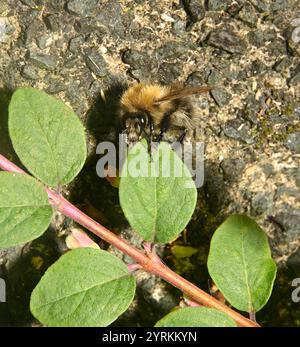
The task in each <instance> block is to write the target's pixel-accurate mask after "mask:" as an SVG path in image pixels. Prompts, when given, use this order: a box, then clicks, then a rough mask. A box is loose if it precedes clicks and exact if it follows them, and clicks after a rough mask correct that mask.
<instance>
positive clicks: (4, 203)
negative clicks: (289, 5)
mask: <svg viewBox="0 0 300 347" xmlns="http://www.w3.org/2000/svg"><path fill="white" fill-rule="evenodd" d="M51 218H52V208H51V206H50V205H49V202H48V196H47V193H46V192H45V190H44V188H43V186H42V184H41V183H39V182H38V181H37V180H35V179H34V178H32V177H30V176H27V175H24V174H19V173H18V174H17V173H10V172H0V247H1V248H7V247H12V246H16V245H19V244H22V243H26V242H28V241H31V240H34V239H36V238H37V237H39V236H40V235H41V234H42V233H43V232H44V231H45V230H46V229H47V227H48V226H49V224H50V221H51Z"/></svg>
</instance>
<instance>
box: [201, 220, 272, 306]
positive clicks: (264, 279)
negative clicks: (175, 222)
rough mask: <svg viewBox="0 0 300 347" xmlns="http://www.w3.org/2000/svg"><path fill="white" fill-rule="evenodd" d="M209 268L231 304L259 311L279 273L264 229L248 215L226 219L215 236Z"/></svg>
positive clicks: (210, 253)
mask: <svg viewBox="0 0 300 347" xmlns="http://www.w3.org/2000/svg"><path fill="white" fill-rule="evenodd" d="M208 271H209V274H210V276H211V277H212V279H213V281H214V282H215V284H216V286H217V287H218V288H219V290H220V291H221V292H222V293H223V295H224V296H225V298H226V299H227V300H228V301H229V302H230V304H231V305H232V306H234V307H235V308H237V309H238V310H241V311H246V312H257V311H259V310H260V309H261V308H262V307H263V306H264V305H265V304H266V303H267V301H268V299H269V297H270V295H271V292H272V288H273V283H274V280H275V276H276V265H275V262H274V260H273V259H272V258H271V252H270V248H269V244H268V240H267V236H266V234H265V233H264V231H263V230H262V229H261V228H260V227H259V226H258V225H257V223H256V222H255V221H253V220H252V219H251V218H249V217H247V216H243V215H233V216H230V217H229V218H227V219H226V221H225V222H224V223H223V224H222V225H221V226H220V227H219V228H218V229H217V230H216V232H215V233H214V235H213V237H212V240H211V245H210V252H209V257H208Z"/></svg>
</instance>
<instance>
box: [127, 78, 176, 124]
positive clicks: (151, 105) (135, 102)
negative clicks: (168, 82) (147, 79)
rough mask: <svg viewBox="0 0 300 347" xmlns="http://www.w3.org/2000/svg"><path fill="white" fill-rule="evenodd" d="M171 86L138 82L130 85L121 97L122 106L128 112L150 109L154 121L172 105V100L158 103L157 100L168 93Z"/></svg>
mask: <svg viewBox="0 0 300 347" xmlns="http://www.w3.org/2000/svg"><path fill="white" fill-rule="evenodd" d="M169 92H170V87H168V86H161V85H159V84H145V83H137V84H135V85H133V86H131V87H129V88H128V89H127V90H126V91H125V92H124V94H123V95H122V97H121V106H122V107H123V108H124V109H126V111H127V112H130V113H131V112H133V113H134V112H139V111H144V110H146V111H148V112H150V113H151V114H152V116H153V118H154V121H156V118H158V117H160V116H161V115H162V114H164V113H165V112H166V111H168V110H169V109H170V108H171V107H172V102H171V101H169V102H164V103H163V104H160V105H158V104H156V102H157V101H158V100H159V99H161V98H163V97H165V96H166V95H168V93H169Z"/></svg>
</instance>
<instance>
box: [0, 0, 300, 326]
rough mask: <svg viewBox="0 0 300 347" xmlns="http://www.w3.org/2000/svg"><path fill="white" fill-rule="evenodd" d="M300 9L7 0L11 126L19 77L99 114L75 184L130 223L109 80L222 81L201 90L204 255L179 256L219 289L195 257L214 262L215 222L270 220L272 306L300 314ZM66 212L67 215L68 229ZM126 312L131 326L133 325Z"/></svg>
mask: <svg viewBox="0 0 300 347" xmlns="http://www.w3.org/2000/svg"><path fill="white" fill-rule="evenodd" d="M297 18H300V1H297V0H265V1H261V0H236V1H232V0H226V1H224V0H223V1H220V0H206V1H204V0H203V1H202V0H182V1H178V0H174V1H170V0H113V1H109V0H85V1H82V0H69V1H64V0H48V1H42V0H36V1H33V0H21V1H17V0H3V1H1V2H0V101H1V103H2V104H3V105H4V108H2V110H0V115H1V119H0V131H1V135H2V133H3V134H5V132H6V125H5V124H6V123H5V122H6V121H7V109H5V107H7V103H8V100H9V97H10V95H11V92H12V91H13V90H14V89H15V88H17V87H19V86H24V85H26V86H28V85H31V86H33V87H36V88H40V89H42V90H45V91H46V92H48V93H50V94H53V95H55V96H56V97H57V98H60V99H62V100H64V101H65V102H66V103H67V104H68V105H70V106H71V107H72V108H73V109H74V110H75V112H76V113H77V114H78V116H79V117H80V118H81V119H82V121H83V122H84V124H85V125H86V127H87V137H88V142H89V153H90V159H89V161H88V162H87V165H86V167H85V169H84V170H83V173H82V174H81V175H80V176H79V178H78V180H77V181H75V183H74V184H73V185H72V187H69V189H68V190H66V191H67V192H68V193H69V195H70V197H71V198H72V199H73V200H74V201H75V202H77V203H83V202H84V201H85V200H86V199H87V200H89V202H90V203H92V204H93V205H94V206H96V208H97V209H98V210H99V211H100V212H101V213H102V214H103V215H104V216H105V218H106V225H107V226H108V227H111V228H114V229H115V230H116V231H119V232H121V233H125V234H127V232H126V230H127V229H126V228H127V225H126V222H125V221H124V218H123V216H122V213H121V211H120V207H119V205H118V196H117V192H116V191H115V190H114V188H112V187H110V186H109V184H108V183H107V182H106V181H104V180H101V179H99V178H97V177H96V176H95V173H94V170H95V162H96V160H97V158H96V157H95V155H94V154H95V145H96V143H97V142H99V141H100V140H103V139H114V122H113V120H112V119H111V118H112V116H111V115H112V114H113V110H114V105H113V104H112V105H107V104H103V101H101V99H100V98H99V95H100V93H101V91H106V90H107V89H108V88H110V87H111V86H112V85H114V84H115V81H128V82H129V83H131V82H134V81H145V80H151V81H159V82H163V83H170V82H172V81H174V80H179V81H182V82H184V83H186V84H188V85H199V84H212V85H214V86H215V89H214V90H213V91H212V92H211V94H210V95H202V96H200V97H199V98H198V104H199V109H200V112H201V117H202V126H201V129H200V130H199V139H200V140H202V141H204V143H205V148H206V149H205V153H206V154H205V159H206V162H205V163H206V164H205V185H204V187H203V188H201V189H200V190H199V202H198V206H197V209H196V212H195V214H194V217H193V220H192V222H191V224H190V227H189V228H188V232H187V240H188V242H189V244H191V245H193V246H194V247H197V248H198V249H199V255H198V256H197V257H194V258H195V259H194V260H192V262H193V261H195V263H194V265H193V264H191V268H190V271H189V270H187V271H186V272H185V271H184V270H182V269H179V268H177V269H176V264H175V263H176V262H173V265H174V264H175V265H174V267H175V269H176V270H177V271H180V270H182V273H183V274H184V275H185V276H186V277H189V278H190V279H192V280H193V281H194V282H196V283H199V284H200V285H201V284H203V283H204V284H203V288H204V289H207V288H206V287H207V282H205V281H207V277H205V278H206V279H205V278H202V277H203V274H200V270H203V269H204V274H205V271H206V269H205V266H204V265H201V266H200V267H199V266H198V265H197V264H198V263H199V262H202V263H201V264H205V258H206V255H205V256H204V255H203V253H204V254H207V245H208V240H209V239H210V237H211V234H212V232H213V230H214V229H215V228H216V226H217V225H219V224H220V223H221V222H222V221H223V220H224V219H225V217H226V216H227V215H228V214H231V213H246V214H248V215H250V216H252V217H253V218H255V219H256V221H257V222H258V223H259V224H260V225H261V227H262V228H263V229H264V230H265V231H266V232H267V234H268V237H269V240H270V244H271V247H272V252H273V256H274V258H275V259H276V261H277V263H278V265H279V269H280V271H279V274H280V276H279V277H278V280H277V282H276V286H275V290H274V295H273V296H272V298H273V297H274V298H275V299H271V302H270V304H268V305H267V307H266V308H265V309H263V310H262V313H261V319H262V321H264V320H265V322H266V324H269V325H272V324H273V325H299V326H300V323H299V317H300V308H299V304H298V306H297V305H296V304H293V303H292V302H291V299H290V295H291V291H292V288H291V286H290V282H291V280H292V279H293V278H295V277H300V260H299V259H300V247H299V245H300V198H299V196H300V195H299V191H300V165H299V163H300V32H299V30H298V26H300V23H299V22H300V20H299V21H298V22H297V20H296V19H297ZM297 23H298V24H297ZM297 33H299V36H297ZM0 146H1V152H2V153H4V154H6V155H9V156H10V157H11V158H14V155H13V151H12V149H11V147H10V144H9V141H8V140H7V136H5V135H3V136H2V137H0ZM16 162H17V161H16ZM91 185H92V186H91ZM103 200H104V201H105V202H104V201H103ZM64 223H66V222H65V221H63V220H62V221H60V224H59V225H61V229H62V230H65V229H66V230H67V228H64ZM124 230H125V231H124ZM199 233H203V235H200V236H199ZM41 242H42V241H41ZM203 243H204V244H205V245H206V246H203ZM58 248H59V247H58ZM201 252H202V253H201ZM12 254H13V255H15V257H17V258H19V257H21V256H22V254H21V255H20V250H19V249H18V250H10V251H9V252H5V251H1V253H0V258H1V259H2V260H1V261H2V265H1V262H0V266H1V267H0V271H1V269H2V268H3V271H2V272H5V271H8V270H7V267H6V266H5V264H6V263H9V262H10V261H12V260H9V259H11V258H13V259H14V257H13V256H12ZM197 262H198V263H197ZM177 265H178V264H177ZM197 274H198V276H199V278H201V279H197ZM0 275H1V272H0ZM201 276H202V277H201ZM205 276H206V274H205ZM151 281H153V280H151ZM141 283H145V282H143V280H141ZM151 283H152V282H151ZM160 285H161V284H160ZM165 288H166V286H163V289H162V288H161V287H159V290H160V291H162V292H163V291H165V290H166V289H165ZM169 292H170V293H169V294H168V295H167V294H164V295H162V297H163V296H165V297H166V300H165V301H166V302H165V307H168V308H169V306H170V302H173V301H172V300H174V299H173V295H177V294H176V293H175V294H174V293H173V291H172V292H171V291H169ZM276 298H277V299H278V298H280V300H279V301H280V302H281V304H280V303H278V300H277V301H276ZM143 300H144V299H143ZM146 301H147V300H146ZM159 305H160V306H161V305H162V304H161V302H160V304H159ZM293 305H294V306H293ZM153 307H156V308H157V305H156V306H155V305H154V306H153ZM297 310H298V311H297ZM153 311H155V309H153ZM162 311H164V309H162ZM132 312H133V313H132V315H133V317H135V316H134V312H135V313H136V311H135V310H133V311H132ZM293 312H298V316H297V315H295V314H294V313H293ZM147 315H148V316H149V317H151V319H150V318H149V320H148V321H147V320H144V319H141V321H142V322H143V324H145V325H147V324H150V323H153V322H154V321H155V319H157V318H158V317H157V316H155V314H154V315H153V314H150V313H149V312H148V314H147ZM122 319H123V318H122ZM122 319H121V320H120V324H121V325H122V324H128V323H126V319H125V321H123V320H122ZM130 319H133V320H134V318H132V316H131V318H130ZM135 319H136V318H135ZM12 322H13V323H12V324H16V323H20V322H18V321H16V320H14V319H12ZM22 323H24V321H22ZM27 323H28V324H30V323H29V322H28V321H27ZM132 324H135V323H132Z"/></svg>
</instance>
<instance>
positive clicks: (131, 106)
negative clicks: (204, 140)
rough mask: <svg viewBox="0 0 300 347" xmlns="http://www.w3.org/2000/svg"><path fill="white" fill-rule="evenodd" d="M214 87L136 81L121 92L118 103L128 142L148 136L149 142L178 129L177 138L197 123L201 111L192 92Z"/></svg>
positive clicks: (202, 91)
mask: <svg viewBox="0 0 300 347" xmlns="http://www.w3.org/2000/svg"><path fill="white" fill-rule="evenodd" d="M210 90H211V87H209V86H207V87H185V86H183V85H180V84H171V85H169V86H163V85H160V84H152V83H136V84H134V85H132V86H130V87H128V88H127V89H126V90H125V91H124V92H123V93H122V94H121V98H120V104H119V112H118V116H119V120H120V121H121V126H122V129H123V131H122V132H123V133H124V134H126V135H127V142H128V143H134V142H136V141H138V140H140V139H141V138H146V139H147V141H148V143H149V142H150V143H151V142H152V141H156V142H160V141H162V140H164V136H165V133H166V132H167V131H168V130H171V129H172V130H175V129H176V130H179V136H178V138H177V141H179V142H182V141H183V140H184V138H185V136H186V135H187V134H188V133H189V132H192V131H193V130H194V129H195V128H196V127H197V126H198V123H197V120H198V119H199V114H198V112H197V108H196V107H195V102H194V99H193V95H196V94H200V93H205V92H208V91H210Z"/></svg>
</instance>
